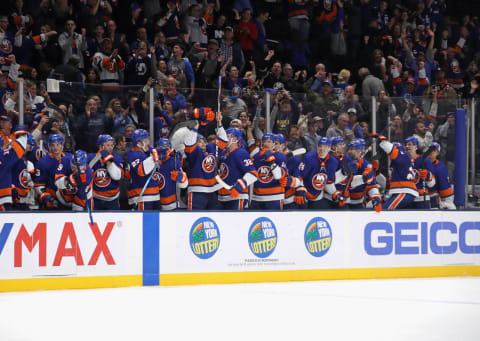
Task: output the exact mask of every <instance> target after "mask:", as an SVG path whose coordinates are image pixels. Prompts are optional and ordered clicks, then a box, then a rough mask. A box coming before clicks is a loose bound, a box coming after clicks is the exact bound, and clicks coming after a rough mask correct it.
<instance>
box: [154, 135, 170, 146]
mask: <svg viewBox="0 0 480 341" xmlns="http://www.w3.org/2000/svg"><path fill="white" fill-rule="evenodd" d="M157 148H172V144H171V143H170V141H169V140H168V139H167V138H166V137H161V138H159V139H158V141H157Z"/></svg>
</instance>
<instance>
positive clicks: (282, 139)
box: [275, 134, 287, 143]
mask: <svg viewBox="0 0 480 341" xmlns="http://www.w3.org/2000/svg"><path fill="white" fill-rule="evenodd" d="M275 138H276V141H275V142H279V143H287V139H286V138H285V136H283V134H277V135H275Z"/></svg>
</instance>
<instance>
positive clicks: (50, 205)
mask: <svg viewBox="0 0 480 341" xmlns="http://www.w3.org/2000/svg"><path fill="white" fill-rule="evenodd" d="M40 202H41V203H43V204H44V205H45V207H46V208H47V209H54V208H56V207H57V206H58V204H57V202H56V200H55V198H54V197H52V196H51V195H50V194H48V193H46V192H44V193H42V194H41V195H40Z"/></svg>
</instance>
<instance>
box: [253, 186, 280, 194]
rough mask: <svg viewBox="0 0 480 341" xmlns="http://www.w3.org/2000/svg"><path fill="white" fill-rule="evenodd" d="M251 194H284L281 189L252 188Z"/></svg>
mask: <svg viewBox="0 0 480 341" xmlns="http://www.w3.org/2000/svg"><path fill="white" fill-rule="evenodd" d="M253 193H255V194H257V195H268V194H282V193H284V190H283V187H280V186H279V187H271V188H255V187H254V188H253Z"/></svg>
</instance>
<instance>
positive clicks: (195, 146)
mask: <svg viewBox="0 0 480 341" xmlns="http://www.w3.org/2000/svg"><path fill="white" fill-rule="evenodd" d="M195 148H197V144H196V143H195V144H194V145H193V146H185V153H189V154H190V153H192V152H193V151H194V150H195Z"/></svg>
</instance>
